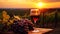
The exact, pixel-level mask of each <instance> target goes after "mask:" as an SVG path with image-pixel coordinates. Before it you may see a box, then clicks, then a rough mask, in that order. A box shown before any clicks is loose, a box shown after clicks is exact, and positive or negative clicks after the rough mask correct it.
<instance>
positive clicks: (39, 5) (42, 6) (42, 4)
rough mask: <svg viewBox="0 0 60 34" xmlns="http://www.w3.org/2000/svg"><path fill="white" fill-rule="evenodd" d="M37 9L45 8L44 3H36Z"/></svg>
mask: <svg viewBox="0 0 60 34" xmlns="http://www.w3.org/2000/svg"><path fill="white" fill-rule="evenodd" d="M37 7H38V8H44V7H45V3H43V2H38V3H37Z"/></svg>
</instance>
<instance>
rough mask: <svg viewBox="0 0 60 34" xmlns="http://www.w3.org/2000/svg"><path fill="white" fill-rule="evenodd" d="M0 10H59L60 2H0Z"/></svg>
mask: <svg viewBox="0 0 60 34" xmlns="http://www.w3.org/2000/svg"><path fill="white" fill-rule="evenodd" d="M40 2H42V4H43V5H42V6H40V5H39V6H38V3H40ZM0 8H60V0H0Z"/></svg>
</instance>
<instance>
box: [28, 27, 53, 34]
mask: <svg viewBox="0 0 60 34" xmlns="http://www.w3.org/2000/svg"><path fill="white" fill-rule="evenodd" d="M34 30H39V32H32V31H29V32H28V34H43V33H46V32H49V31H52V30H53V29H48V28H34Z"/></svg>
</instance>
